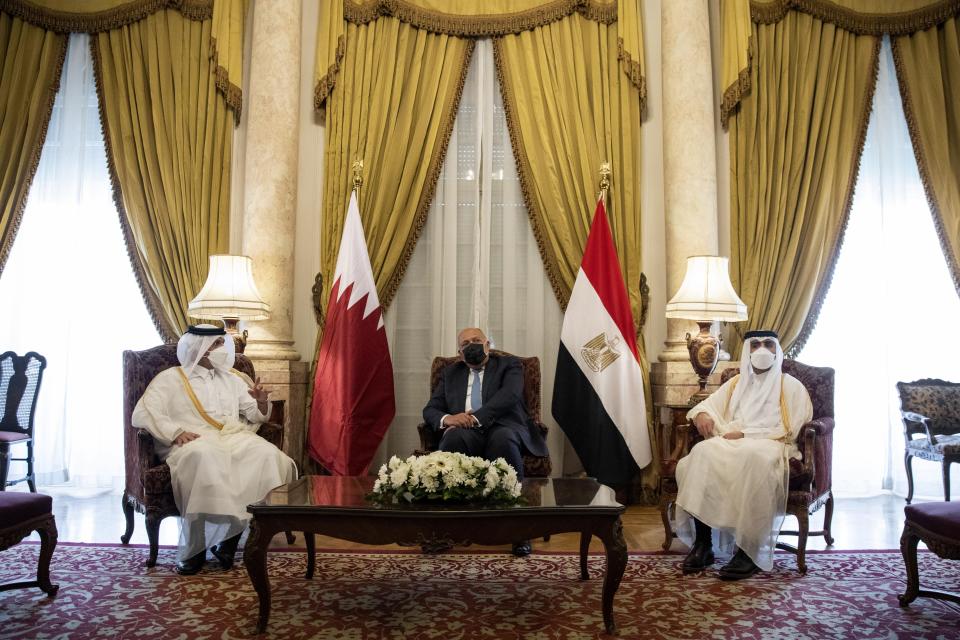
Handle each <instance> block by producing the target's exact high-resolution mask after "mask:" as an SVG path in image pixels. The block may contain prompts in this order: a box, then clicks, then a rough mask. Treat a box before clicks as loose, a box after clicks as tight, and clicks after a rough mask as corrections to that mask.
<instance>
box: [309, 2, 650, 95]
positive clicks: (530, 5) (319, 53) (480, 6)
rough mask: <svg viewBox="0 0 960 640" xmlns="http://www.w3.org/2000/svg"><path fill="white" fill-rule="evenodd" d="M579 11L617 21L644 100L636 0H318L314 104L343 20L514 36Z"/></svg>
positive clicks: (341, 41) (339, 43)
mask: <svg viewBox="0 0 960 640" xmlns="http://www.w3.org/2000/svg"><path fill="white" fill-rule="evenodd" d="M573 14H578V15H580V16H582V17H584V18H586V19H588V20H591V21H594V22H598V23H601V24H614V23H617V24H618V39H617V58H618V61H619V62H620V65H621V67H622V69H623V72H624V73H625V74H626V75H627V77H628V78H629V79H630V82H631V84H632V85H633V86H634V88H635V89H636V90H637V91H638V92H639V93H640V95H641V104H645V102H646V86H645V84H644V73H643V39H642V31H641V28H640V10H639V6H638V3H637V2H636V1H627V2H618V0H488V1H486V2H475V1H472V0H323V5H322V6H321V9H320V18H319V26H318V37H317V50H316V64H315V66H314V106H315V107H316V108H317V109H320V110H323V109H324V107H325V102H326V100H327V97H328V96H329V95H330V91H331V90H332V89H333V86H334V85H335V84H336V79H337V75H338V74H339V72H340V65H341V62H342V61H343V55H344V52H345V51H346V38H347V24H355V25H363V24H368V23H370V22H373V21H376V20H378V19H381V18H386V17H389V18H391V19H396V20H398V21H399V22H401V23H404V24H409V25H410V26H411V27H414V28H416V29H421V30H424V31H428V32H430V33H435V34H441V35H447V36H454V37H460V38H490V37H501V36H506V35H514V34H518V33H521V32H524V31H529V30H531V29H536V28H538V27H543V26H546V25H548V24H551V23H553V22H556V21H558V20H562V19H564V18H567V17H569V16H571V15H573Z"/></svg>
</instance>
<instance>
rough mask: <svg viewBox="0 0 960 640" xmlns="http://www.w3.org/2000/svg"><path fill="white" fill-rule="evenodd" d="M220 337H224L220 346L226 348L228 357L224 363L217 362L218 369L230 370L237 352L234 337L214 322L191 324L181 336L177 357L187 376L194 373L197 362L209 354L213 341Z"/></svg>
mask: <svg viewBox="0 0 960 640" xmlns="http://www.w3.org/2000/svg"><path fill="white" fill-rule="evenodd" d="M220 338H223V346H222V347H218V348H220V349H224V350H226V352H227V357H226V359H225V360H224V362H223V363H222V364H220V363H216V364H215V366H216V368H217V369H218V370H229V369H231V368H232V367H233V363H234V360H235V359H236V354H235V349H234V345H233V337H232V336H228V335H227V334H226V331H224V330H223V329H221V328H220V327H216V326H214V325H212V324H198V325H196V326H191V327H190V328H189V329H187V332H186V333H185V334H183V335H182V336H180V340H179V341H178V342H177V359H178V360H179V361H180V366H181V367H183V371H184V373H186V374H187V376H189V375H190V374H191V373H193V369H194V368H195V367H196V366H197V363H198V362H200V360H201V359H203V357H204V356H205V355H207V352H208V351H209V350H210V347H211V346H213V343H214V342H216V341H217V340H218V339H220Z"/></svg>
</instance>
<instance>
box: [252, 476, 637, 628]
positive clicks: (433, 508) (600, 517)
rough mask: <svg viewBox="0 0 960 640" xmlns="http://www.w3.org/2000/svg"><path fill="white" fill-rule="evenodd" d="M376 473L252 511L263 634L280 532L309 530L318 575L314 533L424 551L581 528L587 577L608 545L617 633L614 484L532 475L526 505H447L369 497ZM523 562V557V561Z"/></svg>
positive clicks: (315, 479) (270, 499)
mask: <svg viewBox="0 0 960 640" xmlns="http://www.w3.org/2000/svg"><path fill="white" fill-rule="evenodd" d="M373 483H374V478H372V477H368V476H362V477H334V476H306V477H303V478H300V479H299V480H297V481H295V482H291V483H290V484H288V485H284V486H282V487H278V488H276V489H274V490H273V491H271V492H270V493H269V494H267V496H266V498H264V499H263V500H262V501H260V502H258V503H256V504H252V505H250V506H249V507H248V510H249V511H250V513H251V514H252V515H253V518H252V519H251V521H250V536H249V538H248V539H247V544H246V547H245V548H244V552H243V562H244V564H245V565H246V567H247V573H248V574H249V575H250V581H251V582H252V583H253V587H254V589H256V591H257V595H258V596H259V598H260V617H259V620H258V622H257V631H258V633H263V632H264V631H265V630H266V628H267V622H268V620H269V618H270V580H269V577H268V576H267V546H268V545H269V544H270V540H271V539H272V538H273V536H274V535H275V534H277V533H279V532H281V531H303V532H304V533H305V534H306V536H305V537H306V541H307V573H306V577H307V578H308V579H309V578H312V577H313V567H314V561H315V559H316V552H315V547H314V544H315V543H314V539H313V535H311V534H322V535H326V536H331V537H334V538H340V539H343V540H349V541H351V542H360V543H365V544H390V543H399V544H406V545H419V546H422V547H424V548H425V549H431V548H446V547H449V546H466V545H470V544H484V545H494V544H508V543H511V542H516V541H517V540H533V539H536V538H541V537H543V536H545V535H550V534H555V533H568V532H577V531H579V532H580V578H581V579H583V580H586V579H587V578H588V577H589V575H588V573H587V551H588V549H589V547H590V539H591V537H592V536H596V537H598V538H600V540H601V541H603V546H604V549H605V550H606V569H605V572H604V579H603V597H602V609H603V622H604V625H605V626H606V631H607V633H614V632H615V630H616V625H615V624H614V620H613V596H614V594H615V593H616V592H617V588H618V587H619V586H620V580H621V578H623V572H624V570H625V569H626V566H627V545H626V542H624V539H623V526H622V524H621V522H620V515H621V514H622V513H623V511H624V507H623V505H621V504H619V503H617V501H616V499H615V497H614V492H613V490H612V489H610V488H609V487H606V486H604V485H602V484H599V483H597V482H596V481H595V480H592V479H584V478H577V479H560V478H556V479H545V478H530V479H527V480H524V482H523V497H524V504H522V505H518V506H511V507H492V506H491V507H484V506H464V505H443V504H415V505H395V506H394V505H379V504H375V503H372V502H370V501H369V500H367V499H366V496H367V495H368V494H369V493H370V492H371V490H372V489H373ZM518 562H522V560H518Z"/></svg>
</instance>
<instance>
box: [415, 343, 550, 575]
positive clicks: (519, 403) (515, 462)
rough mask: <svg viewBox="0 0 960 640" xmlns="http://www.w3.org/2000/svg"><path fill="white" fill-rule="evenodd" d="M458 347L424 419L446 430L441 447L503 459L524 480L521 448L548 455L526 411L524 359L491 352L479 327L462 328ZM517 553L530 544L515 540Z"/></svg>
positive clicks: (435, 427) (431, 424)
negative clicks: (520, 359) (521, 362)
mask: <svg viewBox="0 0 960 640" xmlns="http://www.w3.org/2000/svg"><path fill="white" fill-rule="evenodd" d="M457 345H458V348H457V351H458V353H459V355H460V361H459V362H454V363H453V364H451V365H449V366H448V367H446V368H445V369H444V370H443V371H442V372H441V374H440V383H439V384H438V385H437V388H436V389H434V390H433V395H432V396H431V397H430V401H429V402H428V403H427V406H425V407H424V408H423V420H424V422H426V423H427V424H428V425H429V426H430V428H432V429H435V430H437V431H438V432H440V433H441V434H442V436H441V438H440V450H441V451H453V452H457V453H463V454H465V455H468V456H479V457H481V458H486V459H487V460H495V459H497V458H503V459H504V460H506V461H507V462H508V463H510V465H511V466H512V467H513V468H514V469H516V470H517V477H518V478H519V479H520V480H523V452H524V451H527V452H529V453H530V454H532V455H535V456H545V455H547V444H546V442H544V440H543V435H542V434H541V433H540V430H539V429H537V427H536V425H535V424H534V423H533V421H532V420H531V419H530V416H529V415H528V414H527V408H526V405H525V404H524V401H523V369H522V367H521V365H520V361H519V360H517V359H516V358H514V357H512V356H502V355H496V354H493V355H491V354H490V341H489V340H487V337H486V336H485V335H484V333H483V331H481V330H480V329H477V328H473V327H471V328H467V329H464V330H462V331H461V332H460V333H459V334H458V336H457ZM513 552H514V554H515V555H521V556H522V555H527V554H529V553H530V543H529V542H526V541H524V542H520V543H515V544H514V545H513Z"/></svg>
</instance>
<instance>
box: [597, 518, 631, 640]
mask: <svg viewBox="0 0 960 640" xmlns="http://www.w3.org/2000/svg"><path fill="white" fill-rule="evenodd" d="M599 538H600V539H601V540H603V546H604V549H605V550H606V553H607V566H606V571H604V576H603V624H604V626H605V627H606V630H607V633H610V634H613V633H616V632H617V625H616V623H615V622H614V620H613V596H614V595H616V593H617V589H618V588H619V587H620V580H622V579H623V572H624V571H626V569H627V543H626V541H625V540H624V539H623V523H622V522H621V521H620V516H617V519H616V520H615V521H614V522H613V526H612V527H610V529H609V530H608V531H605V532H602V533H601V535H600V536H599Z"/></svg>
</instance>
